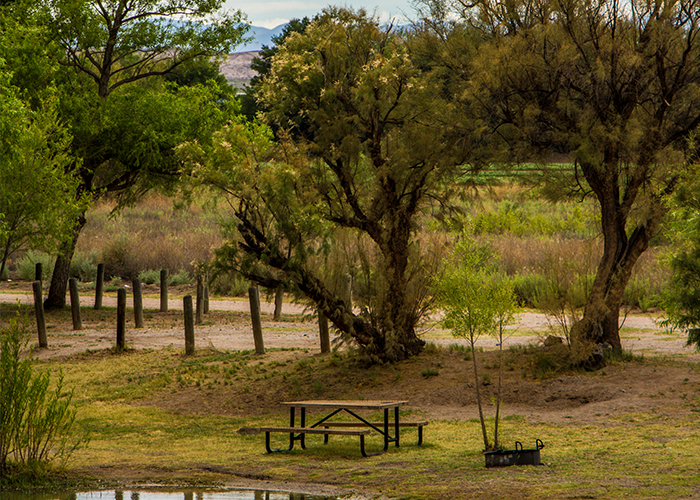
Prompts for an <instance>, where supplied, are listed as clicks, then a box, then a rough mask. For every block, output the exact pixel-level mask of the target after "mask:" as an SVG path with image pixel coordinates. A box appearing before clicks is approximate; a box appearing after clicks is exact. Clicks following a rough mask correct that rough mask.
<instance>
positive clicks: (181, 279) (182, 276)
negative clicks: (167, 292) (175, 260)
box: [168, 269, 192, 286]
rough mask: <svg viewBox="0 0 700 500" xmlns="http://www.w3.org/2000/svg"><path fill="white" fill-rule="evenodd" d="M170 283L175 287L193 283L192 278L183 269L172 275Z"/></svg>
mask: <svg viewBox="0 0 700 500" xmlns="http://www.w3.org/2000/svg"><path fill="white" fill-rule="evenodd" d="M168 281H169V282H170V284H171V285H173V286H178V285H186V284H188V283H192V276H190V273H188V272H187V271H185V270H184V269H181V270H180V271H178V272H177V273H176V274H174V275H172V276H171V277H170V278H169V280H168Z"/></svg>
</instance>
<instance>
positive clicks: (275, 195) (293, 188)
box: [196, 8, 459, 360]
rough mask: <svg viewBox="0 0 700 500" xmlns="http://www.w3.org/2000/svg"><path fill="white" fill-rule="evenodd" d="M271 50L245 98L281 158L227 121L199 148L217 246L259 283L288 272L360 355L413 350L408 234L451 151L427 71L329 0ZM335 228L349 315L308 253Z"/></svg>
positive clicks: (421, 263)
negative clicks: (213, 196) (215, 199)
mask: <svg viewBox="0 0 700 500" xmlns="http://www.w3.org/2000/svg"><path fill="white" fill-rule="evenodd" d="M278 49H279V50H278V52H277V54H276V55H275V56H274V57H273V58H272V65H271V68H270V72H269V74H268V75H267V77H266V78H264V80H263V81H262V83H261V84H260V92H259V94H258V98H259V99H260V101H261V103H262V107H263V109H265V110H266V111H265V113H264V114H265V116H266V118H267V120H269V121H270V122H271V123H274V124H275V125H276V126H277V127H279V129H280V133H279V134H278V136H279V137H280V155H281V156H279V157H278V160H277V161H270V158H269V157H266V156H265V154H264V151H263V149H264V148H262V147H261V146H260V144H256V143H254V141H253V140H252V138H251V139H247V140H246V142H245V143H246V144H247V146H243V145H241V144H242V143H241V141H242V139H241V138H242V137H245V134H243V132H242V131H243V130H244V128H245V127H243V126H242V125H237V126H236V127H235V128H232V127H229V128H228V129H227V131H226V133H225V134H224V135H222V137H221V138H220V140H219V141H217V143H218V147H217V148H216V151H215V152H214V154H212V155H210V158H209V163H208V167H207V168H208V169H209V170H208V173H207V174H206V175H208V176H210V179H209V180H210V182H212V183H214V184H216V185H218V186H220V187H222V188H223V189H225V190H226V191H227V192H228V193H229V194H230V201H231V203H232V206H233V209H234V211H235V215H236V220H235V224H234V225H235V229H236V234H235V236H234V238H233V239H232V242H231V244H230V245H229V246H228V252H227V253H226V254H225V255H224V256H225V257H226V258H227V259H229V261H230V262H233V264H232V265H233V266H234V267H236V268H237V269H238V270H239V271H241V272H243V273H244V274H246V275H247V276H248V277H249V278H251V279H254V280H255V281H257V282H259V283H261V284H263V285H264V286H268V287H275V286H276V285H277V284H279V283H280V282H286V283H291V284H292V286H294V287H296V289H297V290H299V291H301V292H303V293H304V294H305V295H306V296H307V297H309V298H310V299H311V300H312V301H313V302H314V303H315V305H316V306H317V308H318V309H319V310H320V311H321V312H323V313H324V314H325V315H326V316H327V317H328V318H329V319H330V320H331V321H332V322H333V323H334V324H335V326H336V327H338V328H339V329H340V330H342V331H344V332H347V333H348V334H349V335H351V336H352V337H353V338H354V339H355V340H356V341H357V343H358V344H359V345H360V346H362V347H363V348H364V350H365V352H367V353H369V354H370V355H372V356H375V357H376V358H378V359H382V360H397V359H404V358H406V357H408V356H411V355H414V354H417V353H419V352H420V351H421V349H422V347H423V345H424V342H423V341H422V340H421V339H420V338H419V337H418V336H417V335H416V331H415V327H416V324H417V322H418V320H419V319H420V317H421V314H422V312H423V311H424V307H425V305H426V303H425V298H426V280H425V278H426V276H425V273H426V271H427V267H428V266H427V262H428V260H427V259H428V258H429V256H430V254H431V252H432V251H433V249H432V248H430V247H429V245H427V244H426V245H425V246H423V247H422V248H421V245H420V244H419V242H418V239H417V233H418V231H419V225H420V223H419V219H420V217H421V216H422V215H424V214H425V213H426V211H427V209H429V208H430V207H432V206H434V205H435V204H436V200H438V199H439V198H440V196H441V195H442V194H444V181H445V179H446V178H449V176H450V175H451V174H452V173H453V170H452V168H451V166H452V165H454V164H457V163H459V158H456V156H457V157H458V156H459V152H457V151H456V147H455V146H456V143H454V142H453V141H451V140H449V138H448V137H447V133H448V132H449V131H450V130H451V127H450V120H449V112H450V108H449V106H448V105H447V103H446V102H444V101H442V100H441V98H440V86H439V84H440V82H439V80H434V79H433V78H432V75H431V74H430V73H429V72H428V73H424V72H421V71H420V70H419V69H418V68H417V66H416V65H415V64H414V62H413V60H412V56H411V53H410V51H409V47H408V44H407V39H406V37H404V36H402V35H401V34H400V33H398V32H396V31H395V30H394V29H393V28H392V27H391V26H381V25H380V23H379V22H378V20H377V19H375V18H373V17H370V16H368V15H367V14H366V13H365V12H363V11H359V12H357V13H355V12H352V11H349V10H345V9H336V8H330V9H328V10H326V11H324V12H323V13H322V14H321V15H320V16H319V17H318V18H317V19H315V20H314V21H313V22H311V24H309V25H308V26H307V27H306V29H305V30H304V32H303V33H291V34H290V35H289V36H288V37H287V38H286V40H285V41H284V43H283V44H282V45H281V46H279V47H278ZM258 135H259V134H258ZM253 136H255V134H253V135H249V136H248V137H253ZM253 146H255V147H253ZM244 150H247V151H249V153H246V154H244V153H242V151H244ZM196 163H197V164H198V165H202V164H203V163H204V162H203V161H198V162H196ZM341 233H342V234H343V235H345V237H346V240H345V241H349V240H353V241H354V242H355V244H356V245H357V246H361V247H362V249H363V250H364V252H360V253H361V254H362V255H361V256H359V258H360V260H361V262H360V263H359V265H360V266H361V267H362V269H363V276H364V277H365V284H366V287H365V290H366V295H365V298H364V299H363V302H362V303H360V304H358V305H359V306H361V307H360V309H361V312H360V313H359V314H358V313H357V312H356V311H354V310H353V309H352V308H351V307H350V304H349V303H348V302H347V300H346V299H344V298H343V296H342V294H338V293H335V291H334V289H333V287H332V286H330V284H329V282H328V276H327V275H326V274H324V270H323V266H319V265H318V261H319V259H321V257H322V256H323V255H328V254H331V255H333V254H339V253H342V252H344V251H348V249H347V247H343V246H342V245H340V244H339V239H340V234H341ZM324 252H325V254H324ZM432 255H435V253H434V252H433V253H432Z"/></svg>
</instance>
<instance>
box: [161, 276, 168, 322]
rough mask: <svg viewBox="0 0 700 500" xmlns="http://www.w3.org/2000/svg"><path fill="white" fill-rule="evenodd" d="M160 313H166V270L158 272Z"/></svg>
mask: <svg viewBox="0 0 700 500" xmlns="http://www.w3.org/2000/svg"><path fill="white" fill-rule="evenodd" d="M160 312H168V270H167V269H161V270H160Z"/></svg>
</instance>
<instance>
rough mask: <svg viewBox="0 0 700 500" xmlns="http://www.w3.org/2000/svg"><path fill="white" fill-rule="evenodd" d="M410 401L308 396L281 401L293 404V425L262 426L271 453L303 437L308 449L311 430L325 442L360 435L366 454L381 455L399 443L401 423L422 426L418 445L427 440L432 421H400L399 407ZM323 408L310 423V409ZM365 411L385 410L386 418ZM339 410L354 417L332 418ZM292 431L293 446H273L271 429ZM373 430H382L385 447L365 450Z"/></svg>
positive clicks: (301, 440)
mask: <svg viewBox="0 0 700 500" xmlns="http://www.w3.org/2000/svg"><path fill="white" fill-rule="evenodd" d="M407 403H408V401H365V400H350V401H347V400H346V401H342V400H305V401H284V402H282V403H280V404H282V405H283V406H287V407H289V427H262V428H261V431H264V432H265V448H266V449H267V451H268V453H274V452H278V451H290V450H292V449H293V448H294V443H295V442H296V441H299V443H300V445H301V448H302V449H306V442H305V436H306V435H307V434H322V435H323V436H324V444H327V443H328V438H329V436H331V435H344V436H359V437H360V451H361V453H362V456H364V457H368V456H372V455H379V454H381V453H384V452H385V451H387V450H388V449H389V444H390V443H394V444H395V446H397V447H398V446H399V442H400V429H401V427H418V445H419V446H420V445H421V444H422V442H423V426H425V425H427V424H428V422H400V420H399V407H401V406H404V405H406V404H407ZM307 409H321V410H326V411H328V413H327V414H324V415H323V416H322V417H321V418H320V419H319V420H318V421H316V422H315V423H313V424H311V425H308V426H307V425H306V410H307ZM297 410H299V425H296V424H297V422H296V416H297ZM361 411H375V412H376V411H382V412H383V417H384V418H383V420H382V422H370V421H369V420H367V419H366V418H364V417H362V416H361V415H360V414H359V412H361ZM338 414H347V415H350V416H351V417H353V418H352V420H351V421H342V422H338V421H332V420H331V419H332V418H333V417H335V416H336V415H338ZM275 432H279V433H288V434H289V447H288V448H282V449H273V448H272V447H271V444H270V434H271V433H275ZM372 432H378V433H379V434H381V435H382V437H383V440H384V448H383V449H382V450H381V451H378V452H374V453H367V451H366V450H365V436H367V435H369V434H371V433H372Z"/></svg>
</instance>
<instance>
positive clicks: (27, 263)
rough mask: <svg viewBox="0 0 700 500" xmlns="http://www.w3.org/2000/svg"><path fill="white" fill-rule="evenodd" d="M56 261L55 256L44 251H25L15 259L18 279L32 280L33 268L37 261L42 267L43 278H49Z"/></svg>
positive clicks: (34, 268)
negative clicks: (19, 257) (20, 256)
mask: <svg viewBox="0 0 700 500" xmlns="http://www.w3.org/2000/svg"><path fill="white" fill-rule="evenodd" d="M55 261H56V259H55V257H52V256H51V255H49V254H47V253H44V252H32V251H30V252H26V253H25V254H24V256H23V257H22V258H21V259H19V260H18V261H17V274H18V277H19V279H21V280H24V281H34V277H35V270H36V265H37V263H41V265H42V268H43V274H44V276H43V279H44V281H46V280H47V279H50V277H51V275H52V274H53V265H54V262H55Z"/></svg>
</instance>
